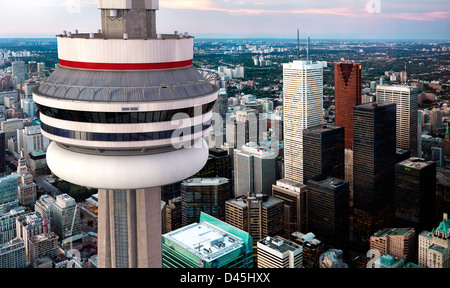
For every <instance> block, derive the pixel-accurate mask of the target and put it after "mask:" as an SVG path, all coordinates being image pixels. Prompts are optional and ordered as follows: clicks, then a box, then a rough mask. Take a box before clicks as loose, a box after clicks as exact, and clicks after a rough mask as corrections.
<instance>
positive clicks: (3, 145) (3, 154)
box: [0, 131, 7, 175]
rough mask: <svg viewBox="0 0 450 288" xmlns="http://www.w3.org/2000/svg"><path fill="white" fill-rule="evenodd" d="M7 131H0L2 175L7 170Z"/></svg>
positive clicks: (0, 172) (0, 166)
mask: <svg viewBox="0 0 450 288" xmlns="http://www.w3.org/2000/svg"><path fill="white" fill-rule="evenodd" d="M5 136H6V134H5V132H3V131H1V132H0V175H3V174H4V173H5V172H6V147H7V146H6V139H5Z"/></svg>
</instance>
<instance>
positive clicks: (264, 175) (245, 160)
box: [234, 143, 277, 197]
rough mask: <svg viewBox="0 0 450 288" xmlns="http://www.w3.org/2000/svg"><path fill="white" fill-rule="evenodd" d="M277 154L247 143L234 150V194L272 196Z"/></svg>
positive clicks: (237, 195) (236, 195)
mask: <svg viewBox="0 0 450 288" xmlns="http://www.w3.org/2000/svg"><path fill="white" fill-rule="evenodd" d="M276 157H277V154H275V152H273V151H272V150H271V149H269V148H263V147H259V146H256V145H254V143H248V144H247V145H245V146H242V147H241V148H240V149H235V150H234V194H235V197H239V196H242V195H248V194H253V193H254V194H265V195H271V194H272V185H273V184H275V182H276V171H277V168H276Z"/></svg>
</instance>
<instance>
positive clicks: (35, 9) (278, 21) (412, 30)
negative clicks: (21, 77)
mask: <svg viewBox="0 0 450 288" xmlns="http://www.w3.org/2000/svg"><path fill="white" fill-rule="evenodd" d="M368 3H375V6H372V7H370V6H367V5H368ZM161 7H162V8H164V9H162V11H161V12H160V13H158V19H159V21H158V25H157V31H158V32H159V33H169V32H171V31H172V30H174V29H175V30H179V31H183V32H189V33H190V34H191V35H195V36H196V38H199V39H201V38H291V37H292V36H291V35H292V34H293V32H292V31H295V29H297V28H299V29H300V33H301V37H302V38H304V37H305V35H307V34H311V36H312V37H313V38H315V39H385V40H388V39H396V40H401V39H411V40H421V39H422V40H450V37H449V35H450V33H449V32H450V28H449V27H450V25H448V24H449V22H450V3H448V2H446V1H442V0H432V1H417V0H413V1H404V0H396V1H386V0H338V1H329V0H322V1H311V0H305V1H294V0H283V1H268V0H259V1H242V0H241V1H235V0H220V1H214V0H189V1H186V0H183V1H181V0H176V1H162V2H161ZM0 8H1V9H0V10H2V11H8V13H5V14H4V15H2V16H3V20H4V21H3V23H4V24H3V25H2V26H0V38H52V37H54V35H56V34H59V33H61V31H63V30H67V31H74V30H75V29H78V30H79V31H80V32H93V31H90V30H92V27H98V28H100V26H101V23H100V21H99V20H98V19H99V17H98V15H99V11H98V9H97V8H96V0H43V1H39V2H38V1H31V0H22V1H11V2H3V3H1V4H0ZM378 12H379V13H378ZM80 13H82V15H84V16H85V19H86V21H84V22H83V23H78V22H76V19H78V17H79V16H80ZM42 19H45V21H40V20H42ZM174 19H177V21H176V22H177V23H184V24H183V25H181V26H179V25H174V23H173V22H174ZM205 23H207V24H205Z"/></svg>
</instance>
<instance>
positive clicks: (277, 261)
mask: <svg viewBox="0 0 450 288" xmlns="http://www.w3.org/2000/svg"><path fill="white" fill-rule="evenodd" d="M302 252H303V249H302V246H300V245H299V244H297V243H295V242H292V241H289V240H287V239H284V238H283V237H280V236H275V237H270V236H269V237H266V238H265V239H261V240H259V241H258V243H257V255H258V268H278V269H280V268H302V267H303V263H302V262H303V261H302V260H303V257H302Z"/></svg>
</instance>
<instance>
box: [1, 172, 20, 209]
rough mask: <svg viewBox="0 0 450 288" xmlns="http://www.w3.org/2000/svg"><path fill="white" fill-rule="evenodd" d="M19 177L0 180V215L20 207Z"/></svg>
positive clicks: (11, 176)
mask: <svg viewBox="0 0 450 288" xmlns="http://www.w3.org/2000/svg"><path fill="white" fill-rule="evenodd" d="M18 177H19V175H17V174H12V175H8V176H5V177H1V178H0V214H3V213H8V212H9V210H11V209H13V208H16V207H18V206H19V195H18V188H17V186H18V182H17V178H18Z"/></svg>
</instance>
